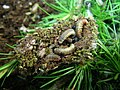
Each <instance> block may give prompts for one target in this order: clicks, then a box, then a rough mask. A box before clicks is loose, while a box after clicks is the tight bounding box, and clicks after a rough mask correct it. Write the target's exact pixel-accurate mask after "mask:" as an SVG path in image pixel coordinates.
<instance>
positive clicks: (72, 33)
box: [58, 29, 75, 44]
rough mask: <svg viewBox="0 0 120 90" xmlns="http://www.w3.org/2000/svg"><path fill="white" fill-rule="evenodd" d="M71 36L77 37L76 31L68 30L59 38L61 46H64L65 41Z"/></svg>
mask: <svg viewBox="0 0 120 90" xmlns="http://www.w3.org/2000/svg"><path fill="white" fill-rule="evenodd" d="M71 35H75V31H74V30H73V29H68V30H66V31H65V32H63V34H62V35H61V36H60V37H59V40H58V42H59V44H62V43H63V41H64V40H65V39H66V38H67V37H69V36H71Z"/></svg>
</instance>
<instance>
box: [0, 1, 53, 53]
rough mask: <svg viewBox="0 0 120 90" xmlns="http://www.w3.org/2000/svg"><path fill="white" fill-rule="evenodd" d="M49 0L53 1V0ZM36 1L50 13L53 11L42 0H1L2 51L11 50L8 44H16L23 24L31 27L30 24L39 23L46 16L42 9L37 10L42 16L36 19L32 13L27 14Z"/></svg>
mask: <svg viewBox="0 0 120 90" xmlns="http://www.w3.org/2000/svg"><path fill="white" fill-rule="evenodd" d="M47 1H48V2H51V1H52V0H47ZM35 3H38V4H39V5H40V6H41V7H42V8H43V9H45V10H46V11H48V12H49V13H51V12H53V10H52V9H51V8H49V7H48V6H47V5H45V3H43V2H42V0H9V1H8V0H0V52H9V51H10V50H11V48H9V47H8V46H6V44H10V45H13V44H15V42H16V41H17V40H18V38H15V36H18V35H20V33H19V29H20V27H21V26H22V25H24V26H25V27H29V25H30V24H33V23H37V22H39V21H40V20H41V18H42V17H44V16H46V14H45V13H44V12H43V11H41V10H38V11H37V12H36V13H37V15H39V17H40V18H35V21H33V20H32V19H31V17H32V15H26V13H27V12H30V8H32V6H33V5H34V4H35ZM5 7H6V8H5ZM7 7H8V8H7Z"/></svg>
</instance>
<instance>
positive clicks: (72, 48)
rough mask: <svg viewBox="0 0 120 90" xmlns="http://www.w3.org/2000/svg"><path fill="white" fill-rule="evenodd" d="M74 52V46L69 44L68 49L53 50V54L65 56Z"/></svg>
mask: <svg viewBox="0 0 120 90" xmlns="http://www.w3.org/2000/svg"><path fill="white" fill-rule="evenodd" d="M74 50H75V46H74V44H71V45H70V47H67V48H55V49H54V53H56V54H63V55H67V54H70V53H72V52H73V51H74Z"/></svg>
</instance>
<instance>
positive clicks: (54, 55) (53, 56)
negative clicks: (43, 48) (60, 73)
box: [45, 53, 61, 62]
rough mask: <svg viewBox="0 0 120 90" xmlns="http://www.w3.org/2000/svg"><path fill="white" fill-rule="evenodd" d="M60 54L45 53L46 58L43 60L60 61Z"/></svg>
mask: <svg viewBox="0 0 120 90" xmlns="http://www.w3.org/2000/svg"><path fill="white" fill-rule="evenodd" d="M60 59H61V58H60V56H58V55H56V54H54V53H51V54H49V55H47V56H46V58H45V60H46V61H47V62H50V61H53V62H54V61H60Z"/></svg>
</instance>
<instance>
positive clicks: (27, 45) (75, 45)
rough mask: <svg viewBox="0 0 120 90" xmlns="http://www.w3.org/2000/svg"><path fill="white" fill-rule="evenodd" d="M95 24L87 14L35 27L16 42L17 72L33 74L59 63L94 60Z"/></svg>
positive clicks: (55, 66)
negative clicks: (38, 27)
mask: <svg viewBox="0 0 120 90" xmlns="http://www.w3.org/2000/svg"><path fill="white" fill-rule="evenodd" d="M97 34H98V32H97V26H96V24H95V21H94V20H93V19H90V18H84V17H80V18H78V19H77V20H73V19H71V20H63V21H58V22H57V23H56V24H54V25H53V26H52V27H51V28H45V29H38V30H36V32H35V33H33V34H29V35H27V36H26V37H25V38H23V39H20V40H19V41H18V42H17V47H16V48H15V58H17V60H19V62H20V64H19V72H20V73H21V74H22V75H32V74H34V73H37V72H38V70H41V71H44V72H46V71H49V70H53V69H55V68H58V66H60V65H61V64H70V63H78V64H83V65H84V64H85V62H86V61H88V60H93V55H92V53H91V52H92V50H94V49H95V48H96V38H97Z"/></svg>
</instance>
